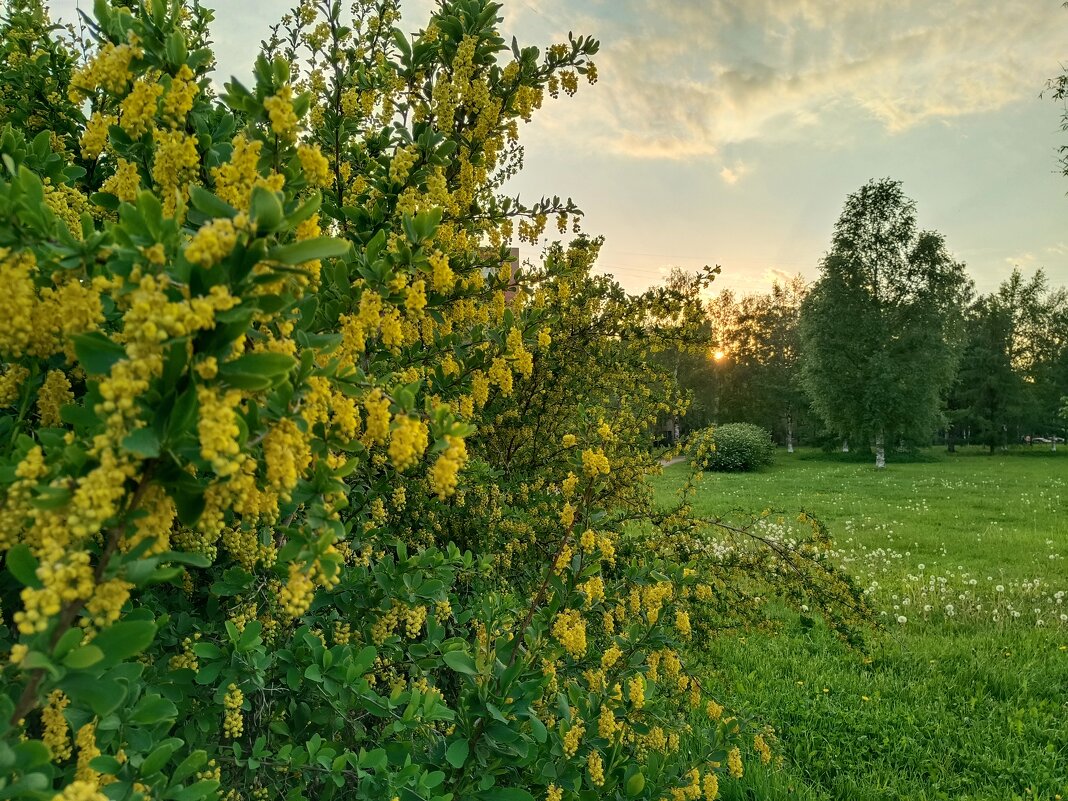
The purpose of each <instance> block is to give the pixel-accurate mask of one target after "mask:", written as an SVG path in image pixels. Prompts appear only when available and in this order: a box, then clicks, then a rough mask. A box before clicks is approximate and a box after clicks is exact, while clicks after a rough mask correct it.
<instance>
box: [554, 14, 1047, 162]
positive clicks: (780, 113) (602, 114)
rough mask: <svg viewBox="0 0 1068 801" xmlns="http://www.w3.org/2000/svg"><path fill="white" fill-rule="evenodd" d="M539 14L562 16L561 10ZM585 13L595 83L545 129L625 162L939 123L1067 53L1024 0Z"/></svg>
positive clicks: (1024, 86) (1003, 97)
mask: <svg viewBox="0 0 1068 801" xmlns="http://www.w3.org/2000/svg"><path fill="white" fill-rule="evenodd" d="M539 8H540V9H541V10H542V12H543V13H544V15H545V16H546V17H548V18H556V19H560V18H563V19H567V18H568V12H567V8H566V7H565V6H564V4H563V2H562V0H540V2H539ZM586 11H587V12H588V13H590V12H591V11H592V13H596V15H597V16H596V18H595V19H592V20H586V22H589V23H591V24H592V25H593V26H594V27H592V28H589V29H588V32H590V33H592V34H594V35H598V36H600V38H601V39H602V45H603V46H602V52H601V54H600V56H599V58H598V60H599V62H600V63H599V66H600V74H601V78H602V80H601V83H600V84H599V85H598V86H597V87H595V88H594V90H593V91H591V92H589V93H588V94H586V95H585V98H584V100H583V101H582V102H581V103H579V104H577V105H578V106H579V107H580V108H577V109H576V108H572V109H568V110H565V111H557V110H555V109H554V110H553V111H552V112H551V115H550V116H552V117H555V118H557V120H556V122H555V124H554V123H551V124H553V127H554V128H556V129H571V130H573V131H576V133H578V132H581V135H582V136H583V138H584V139H585V140H586V142H587V143H588V144H589V145H590V146H591V147H593V148H595V149H597V150H603V149H605V148H608V149H609V150H611V151H614V152H616V153H619V154H622V155H625V156H630V157H634V158H658V159H694V158H716V157H718V156H719V155H720V154H721V152H722V151H723V150H724V148H726V147H728V146H730V145H732V144H737V143H743V142H746V141H749V140H753V139H757V138H762V139H768V138H772V139H775V140H778V141H783V142H788V141H796V140H798V139H800V138H808V139H813V138H815V139H818V140H820V141H823V142H824V143H826V144H828V145H830V144H838V143H840V142H842V141H848V140H849V139H851V138H852V137H855V136H858V135H859V134H860V132H862V131H870V130H871V126H872V125H873V124H874V125H876V126H878V127H879V128H881V129H883V130H884V131H886V132H888V133H891V134H895V133H900V132H902V131H906V130H909V129H910V128H913V127H915V126H918V125H921V124H924V123H927V122H932V121H938V122H949V123H951V122H952V121H954V120H956V119H958V118H961V117H964V116H967V115H971V114H977V113H983V112H989V111H995V110H997V109H1000V108H1003V107H1004V106H1006V105H1007V104H1009V103H1012V102H1015V101H1019V100H1031V99H1034V98H1035V97H1036V96H1037V94H1038V92H1039V91H1040V90H1041V88H1042V86H1043V84H1044V81H1045V79H1046V78H1047V77H1049V76H1050V75H1052V74H1055V73H1056V72H1057V71H1058V59H1059V58H1063V57H1065V56H1066V55H1068V54H1066V53H1065V52H1064V51H1063V44H1062V43H1063V41H1064V40H1065V35H1066V34H1068V12H1066V11H1064V10H1063V9H1061V8H1060V6H1059V4H1057V3H1045V4H1043V3H1035V2H1034V0H1003V2H999V3H976V2H975V0H899V1H898V2H891V0H850V2H848V3H844V2H841V0H791V2H788V3H787V2H782V0H675V2H671V3H663V2H660V0H618V1H617V2H616V3H614V4H611V5H608V4H605V5H594V6H593V8H592V10H591V9H590V8H587V9H586ZM583 30H586V29H583ZM591 105H592V107H593V108H592V109H591ZM591 119H595V120H596V127H595V128H594V126H592V125H591V124H590V123H589V120H591ZM591 129H592V130H591ZM730 171H731V172H733V171H734V170H733V168H730Z"/></svg>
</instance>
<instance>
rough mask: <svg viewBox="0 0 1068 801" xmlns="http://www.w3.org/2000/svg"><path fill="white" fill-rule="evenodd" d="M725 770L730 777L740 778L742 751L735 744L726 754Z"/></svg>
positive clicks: (742, 770)
mask: <svg viewBox="0 0 1068 801" xmlns="http://www.w3.org/2000/svg"><path fill="white" fill-rule="evenodd" d="M727 772H728V773H730V775H731V778H732V779H740V778H742V774H743V773H744V768H743V767H742V752H741V751H740V750H739V749H738V746H735V747H734V748H732V749H731V750H730V752H729V753H728V754H727Z"/></svg>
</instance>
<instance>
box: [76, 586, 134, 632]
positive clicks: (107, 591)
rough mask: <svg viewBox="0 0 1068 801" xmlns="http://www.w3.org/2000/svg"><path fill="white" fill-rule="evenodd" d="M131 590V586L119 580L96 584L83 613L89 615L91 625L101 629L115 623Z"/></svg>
mask: <svg viewBox="0 0 1068 801" xmlns="http://www.w3.org/2000/svg"><path fill="white" fill-rule="evenodd" d="M132 589H133V584H131V583H130V582H128V581H123V580H122V579H119V578H113V579H108V580H107V581H103V582H101V583H100V584H97V585H96V588H95V589H94V590H93V595H92V597H91V598H90V599H89V601H88V602H87V603H86V604H85V611H86V612H87V613H88V614H89V621H90V622H91V623H92V625H94V626H96V627H97V628H98V629H103V628H106V627H108V626H110V625H111V624H112V623H114V622H116V621H117V620H118V619H119V615H120V614H121V613H122V607H123V606H125V605H126V601H127V599H128V598H129V597H130V590H132ZM83 624H84V623H83Z"/></svg>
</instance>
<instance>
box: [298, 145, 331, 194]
mask: <svg viewBox="0 0 1068 801" xmlns="http://www.w3.org/2000/svg"><path fill="white" fill-rule="evenodd" d="M297 158H298V159H299V160H300V169H301V170H302V171H303V172H304V180H306V181H307V182H308V183H309V184H311V185H312V186H327V185H328V184H329V183H330V162H329V161H327V160H326V156H324V155H323V153H322V151H321V150H319V148H318V146H316V145H299V146H298V147H297Z"/></svg>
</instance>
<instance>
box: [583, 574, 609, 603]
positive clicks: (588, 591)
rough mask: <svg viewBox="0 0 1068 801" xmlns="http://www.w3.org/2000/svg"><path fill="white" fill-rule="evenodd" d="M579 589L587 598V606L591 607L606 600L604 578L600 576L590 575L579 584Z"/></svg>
mask: <svg viewBox="0 0 1068 801" xmlns="http://www.w3.org/2000/svg"><path fill="white" fill-rule="evenodd" d="M578 591H579V592H580V593H582V595H583V597H584V598H585V599H586V608H587V609H589V608H591V607H592V606H594V604H597V603H600V602H601V601H603V600H604V579H602V578H601V577H600V576H590V578H588V579H587V580H586V581H584V582H583V583H582V584H580V585H579V587H578Z"/></svg>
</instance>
